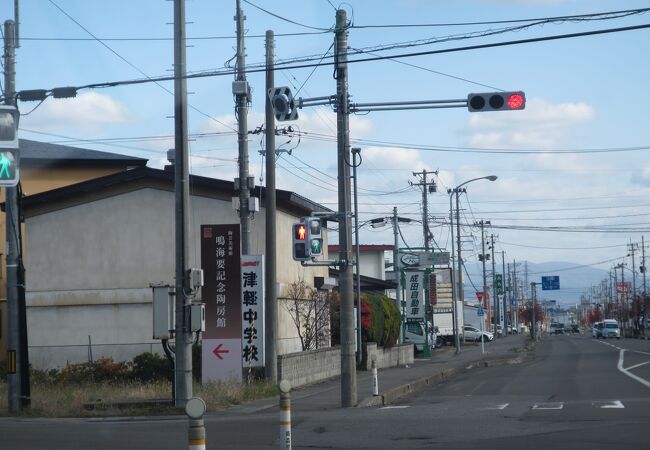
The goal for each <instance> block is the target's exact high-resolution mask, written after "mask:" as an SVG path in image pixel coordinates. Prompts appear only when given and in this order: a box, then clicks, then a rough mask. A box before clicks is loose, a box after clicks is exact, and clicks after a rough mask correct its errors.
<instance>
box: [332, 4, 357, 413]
mask: <svg viewBox="0 0 650 450" xmlns="http://www.w3.org/2000/svg"><path fill="white" fill-rule="evenodd" d="M347 29H348V19H347V13H346V11H345V10H343V9H339V10H337V11H336V37H335V61H336V67H335V70H336V71H335V77H336V99H337V101H336V130H337V156H338V180H339V186H338V191H339V192H338V197H339V214H340V216H339V246H340V250H341V254H340V258H341V267H340V272H339V293H340V295H341V406H343V407H344V408H345V407H352V406H355V405H356V404H357V373H356V365H355V361H354V353H355V352H354V350H355V349H354V293H353V290H354V288H353V281H352V264H351V262H352V251H351V243H352V223H351V220H350V209H351V208H350V190H351V189H350V110H349V102H348V56H347V52H348V31H347Z"/></svg>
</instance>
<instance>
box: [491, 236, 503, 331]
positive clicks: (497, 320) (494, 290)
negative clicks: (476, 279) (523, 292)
mask: <svg viewBox="0 0 650 450" xmlns="http://www.w3.org/2000/svg"><path fill="white" fill-rule="evenodd" d="M494 238H495V236H494V234H491V235H490V249H491V250H492V299H493V301H494V314H495V315H496V317H495V318H494V337H495V338H497V337H498V334H499V333H497V331H498V330H497V324H500V323H501V314H499V312H500V311H499V309H500V305H499V298H498V297H497V284H496V273H497V272H496V269H495V267H494V265H495V263H494Z"/></svg>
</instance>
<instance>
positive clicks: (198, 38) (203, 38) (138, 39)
mask: <svg viewBox="0 0 650 450" xmlns="http://www.w3.org/2000/svg"><path fill="white" fill-rule="evenodd" d="M329 32H330V30H326V31H318V32H314V31H311V32H300V33H278V34H274V35H273V36H274V37H276V38H277V37H295V36H314V35H322V34H328V33H329ZM253 38H255V39H264V38H266V35H265V34H247V35H246V39H253ZM99 39H100V40H102V41H104V42H111V41H116V42H129V41H130V42H148V41H154V42H155V41H161V42H164V41H173V40H174V38H173V37H125V38H111V37H102V38H99ZM236 39H237V36H195V37H186V38H185V40H187V41H210V40H236ZM20 40H21V41H64V42H65V41H72V42H74V41H78V42H84V41H96V40H97V39H95V38H72V37H33V36H27V37H25V36H20Z"/></svg>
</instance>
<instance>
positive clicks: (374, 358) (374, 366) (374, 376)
mask: <svg viewBox="0 0 650 450" xmlns="http://www.w3.org/2000/svg"><path fill="white" fill-rule="evenodd" d="M371 368H372V395H374V396H377V395H379V379H378V378H377V355H372V365H371Z"/></svg>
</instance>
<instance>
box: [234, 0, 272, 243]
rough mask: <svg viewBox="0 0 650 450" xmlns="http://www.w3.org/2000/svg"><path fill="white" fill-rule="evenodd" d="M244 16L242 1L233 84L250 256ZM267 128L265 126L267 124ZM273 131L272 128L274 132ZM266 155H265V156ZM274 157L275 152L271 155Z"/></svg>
mask: <svg viewBox="0 0 650 450" xmlns="http://www.w3.org/2000/svg"><path fill="white" fill-rule="evenodd" d="M245 19H246V16H244V14H243V13H242V10H241V0H237V15H236V16H235V20H236V21H237V74H236V76H235V81H234V82H233V84H232V91H233V94H234V95H235V102H236V105H235V115H236V117H237V123H238V130H237V143H238V146H239V179H238V181H237V180H235V185H237V184H239V222H240V224H241V253H242V255H249V254H250V244H251V220H250V209H249V204H248V201H249V198H250V196H251V195H250V189H251V188H252V184H253V178H249V176H248V102H249V101H250V87H249V85H248V82H247V81H246V48H245V47H244V20H245ZM267 129H268V125H267ZM273 131H274V132H275V129H274V130H273ZM267 156H268V155H267ZM273 156H275V153H273Z"/></svg>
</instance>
